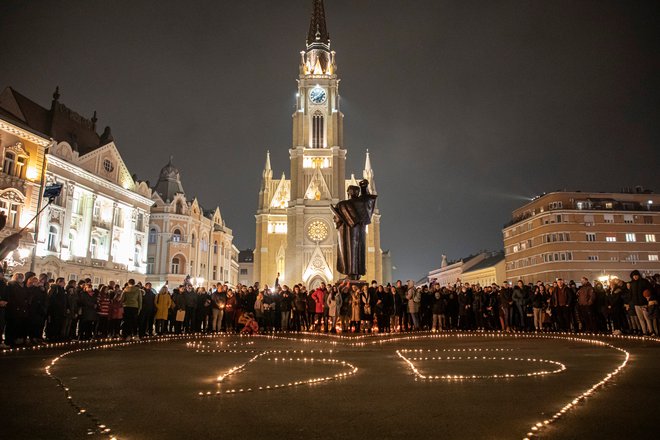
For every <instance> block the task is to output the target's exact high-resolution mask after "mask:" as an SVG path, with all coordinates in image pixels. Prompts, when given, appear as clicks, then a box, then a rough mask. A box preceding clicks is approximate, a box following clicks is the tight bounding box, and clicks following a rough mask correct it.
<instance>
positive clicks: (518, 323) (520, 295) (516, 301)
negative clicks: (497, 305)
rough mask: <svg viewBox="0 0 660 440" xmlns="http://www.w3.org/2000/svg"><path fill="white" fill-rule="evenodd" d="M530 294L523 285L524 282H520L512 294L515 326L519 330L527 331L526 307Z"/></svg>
mask: <svg viewBox="0 0 660 440" xmlns="http://www.w3.org/2000/svg"><path fill="white" fill-rule="evenodd" d="M528 296H529V294H528V292H527V286H525V283H523V281H522V280H518V282H517V283H516V285H515V287H514V288H513V291H512V292H511V299H513V305H514V306H515V309H514V312H515V313H514V315H513V316H515V319H514V325H515V327H516V328H517V329H518V330H525V328H526V325H525V305H526V303H527V298H528Z"/></svg>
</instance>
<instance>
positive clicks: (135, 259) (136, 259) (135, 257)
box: [133, 246, 142, 267]
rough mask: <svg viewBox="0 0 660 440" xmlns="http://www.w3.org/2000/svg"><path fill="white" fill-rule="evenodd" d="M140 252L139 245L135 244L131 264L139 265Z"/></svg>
mask: <svg viewBox="0 0 660 440" xmlns="http://www.w3.org/2000/svg"><path fill="white" fill-rule="evenodd" d="M141 253H142V249H140V246H135V254H134V255H133V266H135V267H140V260H141V259H142V258H141V256H140V254H141Z"/></svg>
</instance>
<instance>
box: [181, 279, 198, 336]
mask: <svg viewBox="0 0 660 440" xmlns="http://www.w3.org/2000/svg"><path fill="white" fill-rule="evenodd" d="M183 297H184V298H185V301H186V316H185V317H184V320H183V331H185V332H186V333H192V332H193V326H194V323H195V309H196V308H197V295H196V294H195V291H194V290H193V286H192V284H186V285H185V287H184V291H183Z"/></svg>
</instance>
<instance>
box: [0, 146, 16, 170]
mask: <svg viewBox="0 0 660 440" xmlns="http://www.w3.org/2000/svg"><path fill="white" fill-rule="evenodd" d="M15 163H16V155H15V154H14V153H12V152H10V151H7V152H6V153H5V161H4V162H3V163H2V172H3V173H5V174H9V175H13V174H14V164H15Z"/></svg>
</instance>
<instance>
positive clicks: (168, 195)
mask: <svg viewBox="0 0 660 440" xmlns="http://www.w3.org/2000/svg"><path fill="white" fill-rule="evenodd" d="M173 160H174V158H173V157H172V156H170V161H169V162H167V165H165V166H164V167H163V168H162V169H161V170H160V175H159V176H158V183H156V186H155V187H154V190H155V191H156V192H157V193H158V195H160V197H161V198H162V199H163V200H164V201H165V202H171V201H172V200H174V196H175V195H177V194H184V192H183V185H182V184H181V176H180V174H179V169H178V168H177V167H175V166H174V164H173V163H172V162H173Z"/></svg>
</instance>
